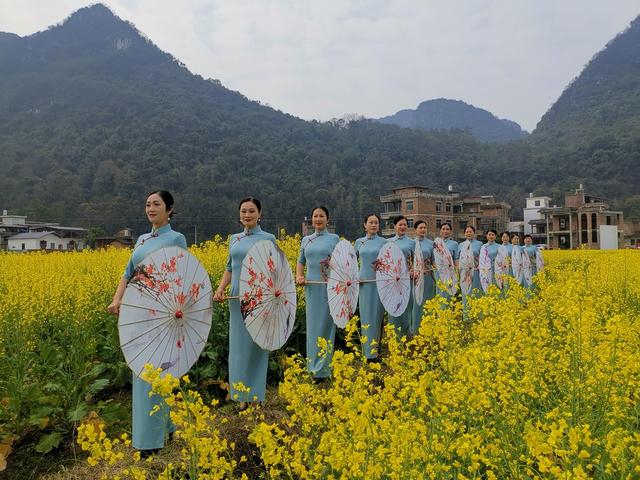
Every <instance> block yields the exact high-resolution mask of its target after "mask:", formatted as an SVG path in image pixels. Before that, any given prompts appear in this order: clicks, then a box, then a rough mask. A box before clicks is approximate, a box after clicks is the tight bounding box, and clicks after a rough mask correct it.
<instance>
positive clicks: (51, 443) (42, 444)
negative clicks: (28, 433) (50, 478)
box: [35, 432, 62, 453]
mask: <svg viewBox="0 0 640 480" xmlns="http://www.w3.org/2000/svg"><path fill="white" fill-rule="evenodd" d="M61 440H62V433H60V432H51V433H47V434H46V435H43V436H42V437H40V441H39V442H38V444H37V445H36V447H35V450H36V452H40V453H49V452H50V451H51V450H53V449H54V448H56V447H57V446H58V445H59V444H60V441H61Z"/></svg>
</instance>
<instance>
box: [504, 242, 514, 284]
mask: <svg viewBox="0 0 640 480" xmlns="http://www.w3.org/2000/svg"><path fill="white" fill-rule="evenodd" d="M502 245H506V246H507V250H508V251H509V275H511V276H512V277H513V269H512V268H511V251H512V249H513V245H512V244H511V242H507V243H504V242H503V243H502Z"/></svg>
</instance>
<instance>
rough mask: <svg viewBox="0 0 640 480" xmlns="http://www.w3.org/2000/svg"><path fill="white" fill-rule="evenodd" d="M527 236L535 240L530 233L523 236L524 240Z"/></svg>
mask: <svg viewBox="0 0 640 480" xmlns="http://www.w3.org/2000/svg"><path fill="white" fill-rule="evenodd" d="M525 238H530V239H531V240H533V237H532V236H531V235H529V234H528V233H527V234H526V235H525V236H524V237H522V239H523V240H524V239H525Z"/></svg>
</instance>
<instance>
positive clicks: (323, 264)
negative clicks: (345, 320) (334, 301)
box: [298, 229, 340, 378]
mask: <svg viewBox="0 0 640 480" xmlns="http://www.w3.org/2000/svg"><path fill="white" fill-rule="evenodd" d="M339 241H340V238H339V237H338V235H336V234H334V233H329V232H327V230H326V229H325V230H323V231H321V232H315V233H313V234H311V235H308V236H306V237H304V238H303V239H302V243H301V244H300V255H299V256H298V263H300V264H302V265H306V267H307V276H306V279H307V280H310V281H326V280H327V275H328V269H329V258H330V257H331V254H332V253H333V249H334V247H335V246H336V244H337V243H338V242H339ZM304 298H305V303H306V320H307V366H308V368H309V371H310V372H311V373H312V374H313V377H314V378H328V377H330V376H331V359H332V358H333V344H334V340H335V336H336V325H335V323H333V319H332V318H331V314H330V313H329V299H328V298H327V286H326V285H324V284H314V285H305V287H304ZM318 338H325V339H326V340H327V342H328V343H329V346H330V347H331V351H330V352H329V353H328V355H321V351H320V348H319V347H318Z"/></svg>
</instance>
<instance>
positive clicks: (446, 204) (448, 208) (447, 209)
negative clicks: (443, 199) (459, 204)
mask: <svg viewBox="0 0 640 480" xmlns="http://www.w3.org/2000/svg"><path fill="white" fill-rule="evenodd" d="M444 211H445V212H450V211H451V204H450V203H449V202H447V203H445V204H444Z"/></svg>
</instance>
